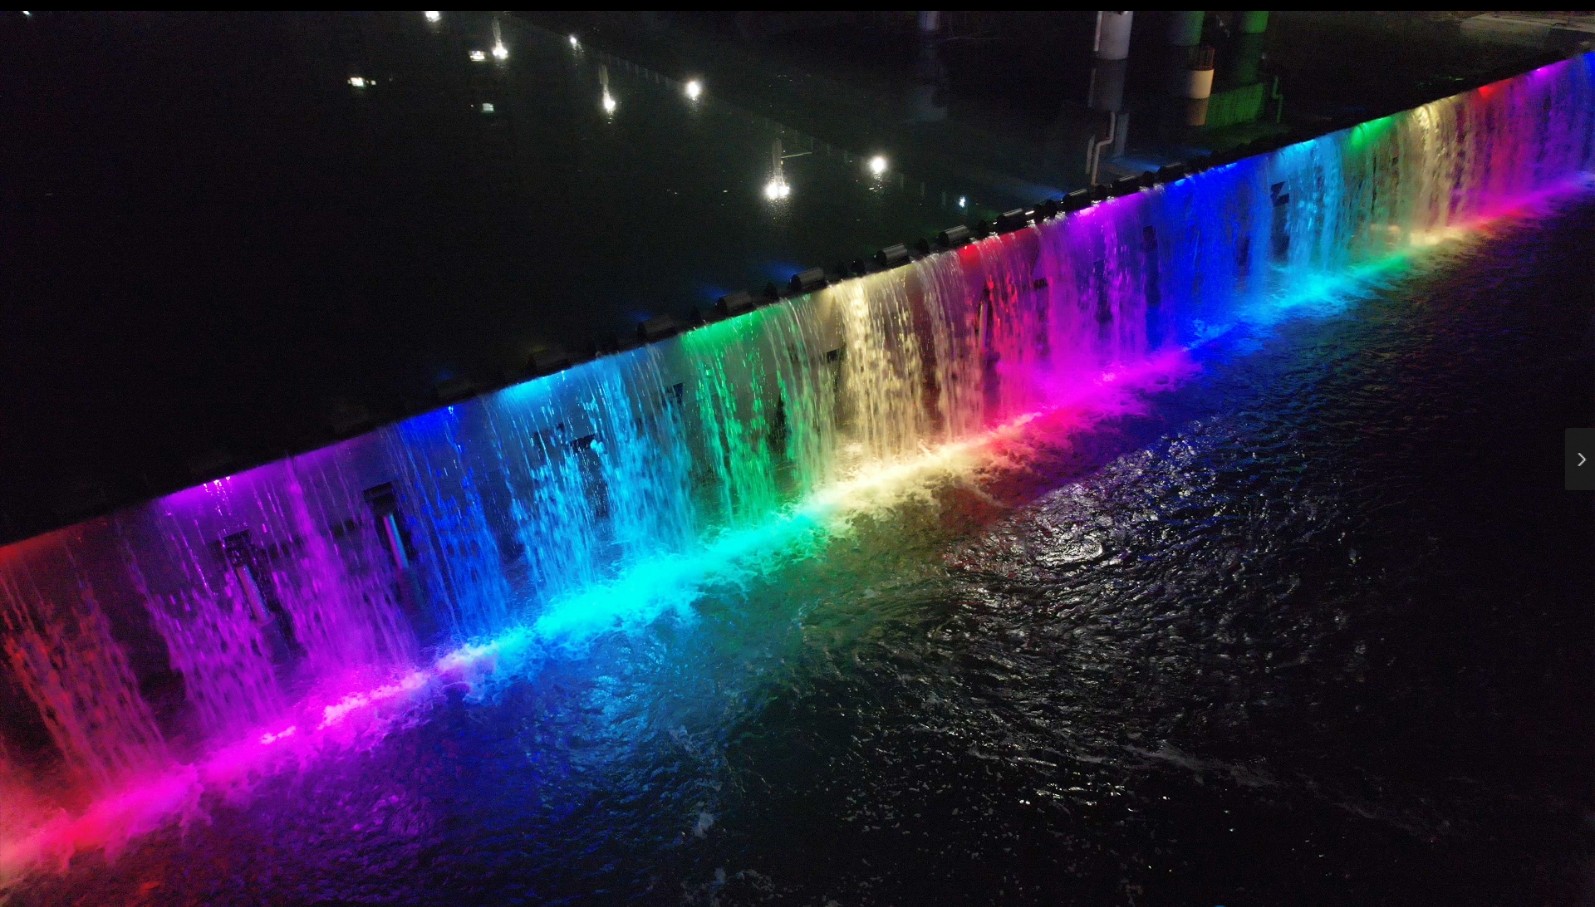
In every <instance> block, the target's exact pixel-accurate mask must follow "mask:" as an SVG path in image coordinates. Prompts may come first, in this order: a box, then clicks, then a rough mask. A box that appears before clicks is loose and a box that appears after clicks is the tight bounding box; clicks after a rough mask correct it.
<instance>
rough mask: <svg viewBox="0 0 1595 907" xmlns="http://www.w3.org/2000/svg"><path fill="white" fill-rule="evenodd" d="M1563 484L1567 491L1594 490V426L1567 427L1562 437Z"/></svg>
mask: <svg viewBox="0 0 1595 907" xmlns="http://www.w3.org/2000/svg"><path fill="white" fill-rule="evenodd" d="M1563 440H1564V444H1565V446H1564V447H1563V448H1562V450H1563V451H1564V458H1563V460H1562V474H1563V479H1564V481H1563V484H1564V485H1565V486H1566V488H1567V490H1568V491H1595V463H1591V462H1590V456H1591V455H1595V428H1569V429H1568V430H1567V434H1566V435H1565V437H1564V439H1563Z"/></svg>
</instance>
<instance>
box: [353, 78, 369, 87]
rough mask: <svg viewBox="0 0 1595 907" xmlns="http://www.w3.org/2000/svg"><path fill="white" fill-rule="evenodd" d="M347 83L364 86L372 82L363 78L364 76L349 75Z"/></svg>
mask: <svg viewBox="0 0 1595 907" xmlns="http://www.w3.org/2000/svg"><path fill="white" fill-rule="evenodd" d="M349 84H350V85H352V86H354V87H355V88H364V87H366V86H367V85H369V84H373V83H370V82H367V81H366V80H365V77H364V76H350V77H349Z"/></svg>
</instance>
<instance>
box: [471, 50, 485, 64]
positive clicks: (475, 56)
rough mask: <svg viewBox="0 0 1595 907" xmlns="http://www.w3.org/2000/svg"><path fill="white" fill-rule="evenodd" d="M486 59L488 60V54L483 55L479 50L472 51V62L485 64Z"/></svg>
mask: <svg viewBox="0 0 1595 907" xmlns="http://www.w3.org/2000/svg"><path fill="white" fill-rule="evenodd" d="M486 59H487V54H484V53H482V52H481V51H479V50H473V51H471V62H472V63H481V62H483V61H484V60H486Z"/></svg>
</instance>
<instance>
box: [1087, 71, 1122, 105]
mask: <svg viewBox="0 0 1595 907" xmlns="http://www.w3.org/2000/svg"><path fill="white" fill-rule="evenodd" d="M1129 68H1130V61H1129V60H1098V61H1096V62H1095V63H1092V64H1091V87H1090V91H1089V92H1088V93H1087V96H1086V103H1087V104H1088V105H1089V106H1090V107H1091V109H1092V110H1100V111H1103V112H1104V113H1114V112H1117V111H1119V110H1123V109H1124V74H1125V71H1126V70H1128V69H1129Z"/></svg>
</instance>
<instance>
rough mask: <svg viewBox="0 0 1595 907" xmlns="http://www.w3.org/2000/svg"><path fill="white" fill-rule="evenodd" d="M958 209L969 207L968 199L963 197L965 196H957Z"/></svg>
mask: <svg viewBox="0 0 1595 907" xmlns="http://www.w3.org/2000/svg"><path fill="white" fill-rule="evenodd" d="M958 207H960V208H967V207H969V199H968V198H967V197H965V196H962V195H960V196H958Z"/></svg>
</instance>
